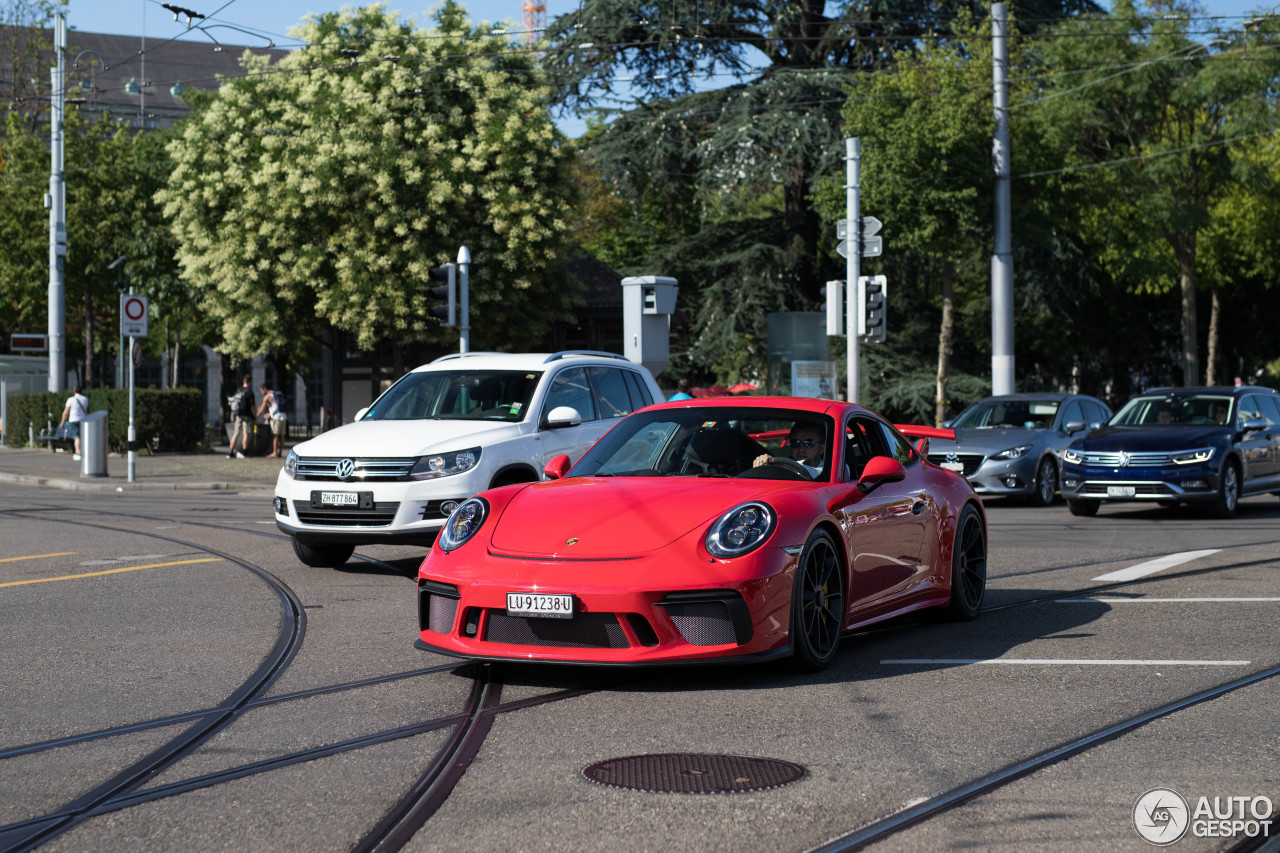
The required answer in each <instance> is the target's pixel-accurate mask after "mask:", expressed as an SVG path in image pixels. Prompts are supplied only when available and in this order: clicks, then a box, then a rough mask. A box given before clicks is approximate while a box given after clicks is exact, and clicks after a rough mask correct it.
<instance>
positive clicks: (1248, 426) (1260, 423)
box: [1240, 418, 1267, 434]
mask: <svg viewBox="0 0 1280 853" xmlns="http://www.w3.org/2000/svg"><path fill="white" fill-rule="evenodd" d="M1266 428H1267V422H1266V421H1265V420H1263V419H1262V418H1249V419H1248V420H1246V421H1245V422H1244V423H1243V424H1241V425H1240V431H1241V432H1243V433H1246V434H1247V433H1251V432H1257V431H1258V430H1260V429H1266Z"/></svg>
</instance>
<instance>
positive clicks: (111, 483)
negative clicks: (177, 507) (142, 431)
mask: <svg viewBox="0 0 1280 853" xmlns="http://www.w3.org/2000/svg"><path fill="white" fill-rule="evenodd" d="M0 482H4V483H18V484H20V485H24V486H44V487H45V488H50V489H62V490H64V491H69V492H133V491H168V492H175V491H177V492H226V491H236V492H271V491H273V489H272V487H270V486H267V485H264V484H262V483H229V482H202V483H146V482H143V483H139V482H133V483H129V482H123V483H122V482H119V481H115V480H108V479H103V480H68V479H65V478H61V477H41V476H38V475H34V474H9V473H6V472H3V471H0Z"/></svg>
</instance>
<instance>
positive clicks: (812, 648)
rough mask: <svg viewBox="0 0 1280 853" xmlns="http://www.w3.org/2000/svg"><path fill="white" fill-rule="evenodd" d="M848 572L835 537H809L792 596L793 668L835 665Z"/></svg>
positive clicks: (807, 669)
mask: <svg viewBox="0 0 1280 853" xmlns="http://www.w3.org/2000/svg"><path fill="white" fill-rule="evenodd" d="M844 594H845V586H844V572H843V571H842V569H841V565H840V557H839V553H838V552H837V550H836V543H835V541H834V540H833V539H832V538H831V534H829V533H827V532H826V531H825V530H815V531H814V532H813V533H811V534H809V540H808V541H807V542H805V543H804V550H803V551H801V552H800V562H799V564H798V565H797V566H796V580H795V588H794V589H793V590H792V593H791V650H792V653H793V657H792V667H793V668H794V669H797V670H799V671H801V672H817V671H818V670H820V669H822V668H824V667H825V666H826V665H827V664H829V663H831V660H832V658H834V657H835V656H836V651H837V650H838V649H839V648H840V636H841V634H842V633H843V632H844V617H845V606H844Z"/></svg>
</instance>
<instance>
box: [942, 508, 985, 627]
mask: <svg viewBox="0 0 1280 853" xmlns="http://www.w3.org/2000/svg"><path fill="white" fill-rule="evenodd" d="M986 593H987V536H986V533H985V531H983V529H982V517H981V516H979V515H978V511H977V510H976V509H974V507H973V505H972V504H966V505H965V508H964V509H963V510H961V511H960V520H959V521H958V522H957V523H956V535H955V539H954V540H952V543H951V601H950V602H949V603H948V604H947V615H948V616H949V617H951V618H952V619H956V620H960V621H965V620H969V619H974V618H976V617H977V615H978V611H979V609H981V607H982V599H983V597H984V596H985V595H986Z"/></svg>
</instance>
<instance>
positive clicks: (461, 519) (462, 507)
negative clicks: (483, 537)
mask: <svg viewBox="0 0 1280 853" xmlns="http://www.w3.org/2000/svg"><path fill="white" fill-rule="evenodd" d="M488 515H489V503H488V501H486V500H485V499H484V498H467V499H466V500H465V501H463V502H462V503H460V504H458V508H457V509H455V510H454V511H453V512H451V513H449V518H448V520H447V521H445V523H444V527H442V528H441V529H440V536H439V538H438V539H437V540H436V541H437V542H439V543H440V548H441V550H443V551H446V552H448V551H452V550H454V549H456V548H461V547H462V546H463V545H464V544H466V541H467V540H468V539H470V538H471V537H472V536H475V535H476V531H477V530H479V529H480V525H482V524H484V520H485V517H486V516H488Z"/></svg>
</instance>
